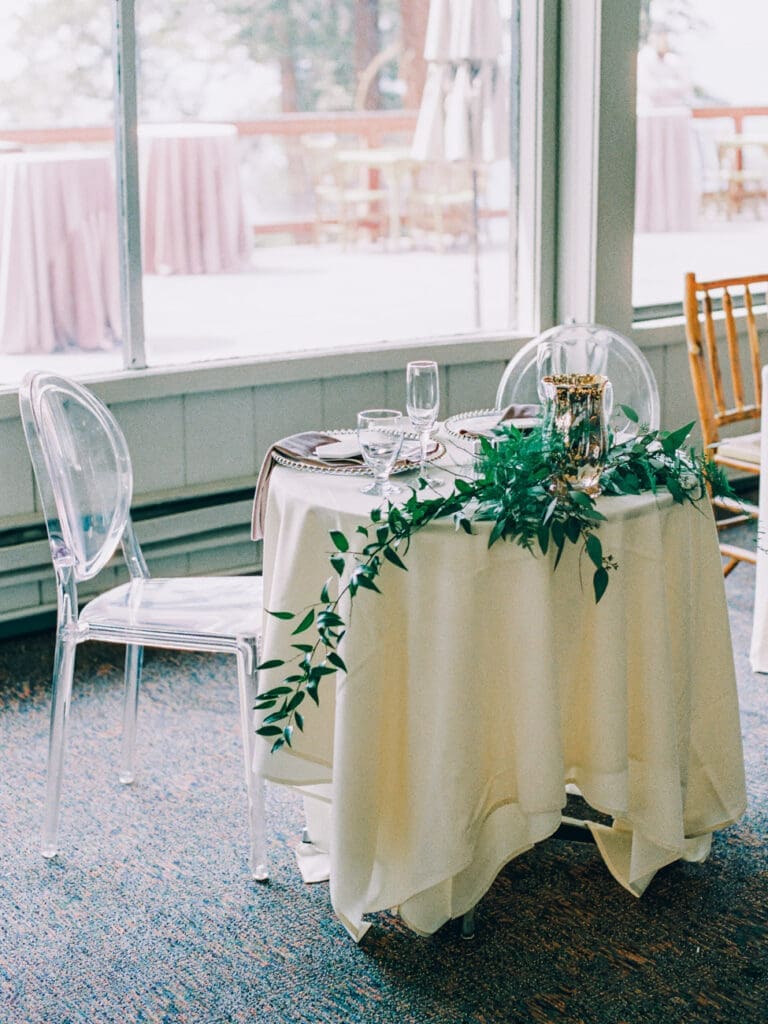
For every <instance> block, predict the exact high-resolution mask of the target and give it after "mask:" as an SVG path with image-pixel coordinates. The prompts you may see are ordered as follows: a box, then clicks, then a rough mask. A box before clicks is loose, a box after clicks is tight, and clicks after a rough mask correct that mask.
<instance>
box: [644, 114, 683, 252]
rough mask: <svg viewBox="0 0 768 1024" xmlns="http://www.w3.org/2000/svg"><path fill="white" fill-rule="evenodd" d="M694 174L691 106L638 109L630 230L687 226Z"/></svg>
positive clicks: (680, 229) (655, 229) (652, 230)
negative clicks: (645, 111)
mask: <svg viewBox="0 0 768 1024" xmlns="http://www.w3.org/2000/svg"><path fill="white" fill-rule="evenodd" d="M695 174H696V172H695V165H694V159H693V137H692V134H691V114H690V111H689V110H687V109H685V108H680V109H677V108H674V107H673V108H669V109H664V110H659V111H654V112H653V113H641V114H638V118H637V173H636V178H635V189H636V199H635V231H637V232H649V233H650V232H659V231H692V230H693V229H694V227H695V225H696V198H697V194H698V190H697V184H696V177H695Z"/></svg>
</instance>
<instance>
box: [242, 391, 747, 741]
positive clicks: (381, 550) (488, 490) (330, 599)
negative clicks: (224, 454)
mask: <svg viewBox="0 0 768 1024" xmlns="http://www.w3.org/2000/svg"><path fill="white" fill-rule="evenodd" d="M623 408H624V412H625V413H626V414H627V416H628V417H629V418H630V419H632V420H634V421H635V422H637V417H636V415H635V414H634V413H633V411H632V410H631V409H628V408H626V407H623ZM692 428H693V423H689V424H687V425H686V426H685V427H681V428H680V429H679V430H675V431H670V432H663V431H647V432H644V433H640V434H638V435H637V436H636V437H634V438H632V439H630V440H628V441H625V442H623V443H620V444H616V445H614V446H613V447H611V448H610V450H609V452H608V456H607V459H606V462H605V466H604V469H603V472H602V475H601V478H600V486H601V492H602V494H603V495H632V494H641V493H643V492H648V491H651V492H653V493H656V491H657V490H658V489H659V488H666V490H667V491H668V492H669V493H670V494H671V496H672V498H673V499H674V501H675V502H677V503H678V504H682V503H684V502H690V503H691V504H696V503H697V502H698V501H700V499H702V498H703V497H705V496H706V495H707V493H708V492H709V493H711V494H712V495H732V491H731V488H730V485H729V483H728V480H727V478H726V476H725V474H724V473H723V471H722V469H721V468H720V467H719V466H717V465H716V464H715V463H714V462H712V461H710V460H708V459H706V458H705V457H703V456H702V455H700V454H698V453H697V452H696V451H695V450H694V449H693V448H691V447H689V448H687V449H685V448H684V447H683V446H684V445H685V444H686V442H687V440H688V437H689V435H690V432H691V429H692ZM496 434H497V435H498V436H497V437H496V438H495V439H494V441H493V442H491V441H489V440H486V439H485V438H482V439H481V441H480V445H481V452H480V456H479V458H478V460H477V462H476V475H475V478H474V479H465V478H464V477H461V476H457V477H456V479H455V482H454V486H453V489H452V491H451V493H450V494H448V495H447V496H443V495H440V494H438V495H437V496H435V497H430V496H425V489H426V486H427V485H426V484H425V482H424V481H423V480H420V481H419V487H418V488H414V489H412V493H411V495H410V496H409V497H408V499H407V500H406V501H404V502H402V503H401V504H393V503H392V502H385V503H384V504H383V505H382V506H380V507H377V508H374V509H373V510H372V512H371V516H370V520H369V522H368V523H367V524H365V525H362V524H361V525H360V526H358V527H357V529H356V532H355V538H358V544H359V545H360V546H359V547H357V548H356V547H353V542H352V539H351V538H349V537H347V536H346V534H344V533H342V532H341V531H339V530H333V531H331V533H330V540H331V542H332V545H333V550H332V553H331V554H330V564H331V567H332V569H333V571H334V574H335V575H332V576H331V577H330V578H329V579H328V580H327V581H326V582H325V584H324V585H323V587H322V590H321V592H320V597H319V600H318V601H316V602H315V603H314V604H312V605H311V606H309V607H308V608H307V609H305V610H304V611H303V612H299V613H296V612H292V611H268V612H267V614H269V615H272V616H274V617H275V618H277V619H284V620H287V621H292V620H295V619H297V620H298V622H297V624H296V626H295V628H294V629H293V630H292V631H291V636H292V637H295V638H296V639H295V641H294V642H293V643H292V644H291V648H292V651H293V652H294V653H293V655H292V657H290V659H289V660H288V661H286V660H284V659H281V658H274V659H270V660H268V661H265V662H263V663H262V664H261V665H259V666H258V668H259V669H263V670H266V669H276V668H280V667H285V668H286V673H287V674H286V675H285V677H284V678H283V680H282V682H281V683H280V684H279V685H278V686H274V687H272V688H271V689H268V690H265V691H264V692H263V693H260V694H259V695H258V697H257V699H256V705H255V706H256V710H258V711H260V712H264V711H267V712H269V713H268V714H267V715H266V716H265V717H264V719H263V721H262V724H261V726H260V727H259V728H258V729H257V730H256V732H257V734H258V735H260V736H264V737H266V738H269V739H272V740H273V743H272V751H273V752H274V751H275V750H279V749H280V747H282V746H284V745H286V744H287V745H288V746H290V745H291V737H292V734H293V730H294V728H297V729H299V730H303V728H304V719H303V716H302V714H301V711H300V710H299V708H300V707H301V705H302V704H303V702H304V701H305V699H306V698H308V697H309V698H310V699H311V700H313V701H314V702H315V703H316V704H317V703H319V697H318V690H319V687H320V682H321V681H322V679H324V678H325V677H326V676H331V675H334V674H335V673H336V672H337V671H339V670H340V671H342V672H345V671H346V665H345V664H344V661H343V659H342V657H341V655H340V654H339V645H340V644H341V641H342V639H343V638H344V635H345V633H346V631H347V628H348V620H349V618H350V615H351V602H352V601H353V600H354V598H355V596H356V595H357V594H358V593H359V591H360V590H373V591H375V592H376V593H381V591H380V590H379V587H378V585H377V579H378V577H379V576H380V574H381V570H382V569H383V568H384V566H385V564H387V563H389V564H390V565H392V566H395V567H396V568H398V569H401V570H406V571H407V566H406V564H405V561H404V558H405V557H406V555H407V553H408V549H409V547H410V544H411V540H412V538H413V536H414V534H416V533H418V531H419V530H421V529H423V528H424V527H425V526H428V525H429V524H430V523H432V522H434V521H435V520H438V519H453V521H454V524H455V528H456V529H457V530H462V531H464V532H465V533H468V534H472V533H473V529H472V524H473V522H483V521H485V522H492V523H493V527H492V528H491V531H490V535H489V538H488V546H489V547H491V546H492V545H493V544H495V543H496V542H497V541H498V540H509V541H514V542H515V543H517V544H519V545H520V546H521V547H523V548H526V549H527V550H528V551H530V552H531V554H533V555H535V554H536V553H537V552H540V553H541V554H542V555H546V554H547V552H548V551H549V550H550V549H552V550H554V552H555V557H554V569H557V566H558V564H559V562H560V559H561V557H562V554H563V551H564V550H565V547H566V544H572V545H576V546H579V545H580V546H581V555H582V556H586V557H587V559H588V561H589V563H591V566H592V567H593V568H594V572H593V575H592V586H593V591H594V597H595V601H596V602H597V601H600V599H601V598H602V596H603V594H604V593H605V590H606V587H607V586H608V583H609V579H610V576H609V573H610V572H611V571H615V570H616V569H618V564H617V562H616V560H615V559H614V558H613V557H612V556H611V555H610V554H605V553H604V552H603V547H602V544H601V542H600V538H599V536H598V530H599V526H600V523H601V522H602V521H603V520H604V519H605V516H604V515H603V514H602V513H601V512H599V511H598V509H597V507H596V504H595V499H594V498H593V497H592V496H590V495H589V494H586V493H585V492H583V491H576V490H572V489H569V488H568V487H567V486H564V485H563V483H562V472H563V469H564V468H565V467H566V466H567V464H568V457H567V454H566V452H565V449H564V447H563V444H562V442H561V441H560V440H559V439H558V438H557V437H556V436H553V435H552V433H551V432H548V431H547V430H546V429H545V428H544V427H541V426H538V427H535V428H534V429H532V430H530V431H528V432H525V433H522V432H520V431H519V430H517V429H516V428H515V427H514V426H511V425H510V426H503V427H500V428H499V429H498V430H497V431H496ZM345 602H346V604H345V610H344V612H343V611H342V605H343V604H344V603H345ZM347 607H348V610H349V611H348V613H347V612H346V608H347ZM345 614H346V619H345V617H344V616H345ZM311 631H312V632H311Z"/></svg>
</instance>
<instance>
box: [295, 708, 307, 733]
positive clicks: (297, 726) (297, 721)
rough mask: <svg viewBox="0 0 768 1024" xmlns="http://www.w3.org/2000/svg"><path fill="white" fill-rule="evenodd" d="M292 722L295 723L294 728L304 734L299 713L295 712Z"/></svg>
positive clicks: (302, 722)
mask: <svg viewBox="0 0 768 1024" xmlns="http://www.w3.org/2000/svg"><path fill="white" fill-rule="evenodd" d="M293 720H294V722H295V723H296V728H297V729H299V731H300V732H304V716H303V715H302V713H301V712H300V711H297V712H296V714H295V715H294V716H293Z"/></svg>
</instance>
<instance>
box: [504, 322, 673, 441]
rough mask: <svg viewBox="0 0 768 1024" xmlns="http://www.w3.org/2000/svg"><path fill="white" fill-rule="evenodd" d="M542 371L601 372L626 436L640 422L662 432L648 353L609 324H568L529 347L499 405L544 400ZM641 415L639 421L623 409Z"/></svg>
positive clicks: (517, 359)
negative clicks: (607, 382)
mask: <svg viewBox="0 0 768 1024" xmlns="http://www.w3.org/2000/svg"><path fill="white" fill-rule="evenodd" d="M543 373H602V374H605V376H606V377H607V378H608V379H609V380H610V382H611V384H612V386H613V413H612V415H611V428H612V430H613V432H614V435H615V436H616V437H617V438H618V439H621V438H622V437H627V436H631V435H633V434H635V433H637V430H638V426H639V425H643V426H644V427H645V428H647V429H649V430H657V429H658V427H659V422H660V413H659V389H658V385H657V384H656V378H655V376H654V374H653V370H652V369H651V367H650V364H649V363H648V360H647V359H646V358H645V356H644V355H643V353H642V352H641V351H640V349H639V348H638V347H637V345H635V344H634V342H632V341H630V339H629V338H626V337H624V335H623V334H619V332H618V331H614V330H613V329H612V328H610V327H603V326H602V325H601V324H577V323H567V324H561V325H559V326H557V327H553V328H551V329H550V330H548V331H545V332H544V333H543V334H540V335H539V336H538V337H537V338H534V339H533V340H532V341H529V342H528V344H527V345H524V346H523V347H522V348H521V349H520V351H519V352H518V353H517V355H515V356H513V358H512V359H511V360H510V361H509V363H508V364H507V367H506V369H505V371H504V374H503V376H502V378H501V381H500V383H499V387H498V390H497V392H496V408H497V409H506V408H508V407H509V406H510V405H529V404H536V403H538V402H540V401H541V399H540V397H539V391H538V384H539V375H540V374H543ZM622 406H629V408H630V409H634V411H635V412H636V413H637V416H638V420H639V423H637V424H636V423H634V422H633V421H632V420H630V419H629V418H628V417H627V416H626V414H625V413H624V411H623V409H622V408H621V407H622Z"/></svg>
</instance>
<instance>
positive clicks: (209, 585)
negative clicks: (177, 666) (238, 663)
mask: <svg viewBox="0 0 768 1024" xmlns="http://www.w3.org/2000/svg"><path fill="white" fill-rule="evenodd" d="M262 593H263V586H262V579H261V577H260V576H186V577H179V578H178V579H145V580H132V581H131V582H130V583H124V584H122V585H121V586H119V587H114V588H113V589H112V590H108V591H107V592H106V593H104V594H99V596H98V597H95V598H94V599H93V600H92V601H89V602H88V604H87V605H86V606H85V607H84V608H83V610H82V612H81V613H80V622H81V623H87V624H88V625H89V626H91V627H93V630H94V632H98V631H99V629H100V628H101V629H107V630H114V631H117V632H122V631H125V632H126V633H130V632H132V631H134V630H136V631H142V632H147V631H149V632H153V631H157V632H158V633H169V632H170V633H180V634H186V635H194V636H201V637H227V638H231V637H258V636H260V635H261V616H262Z"/></svg>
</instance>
